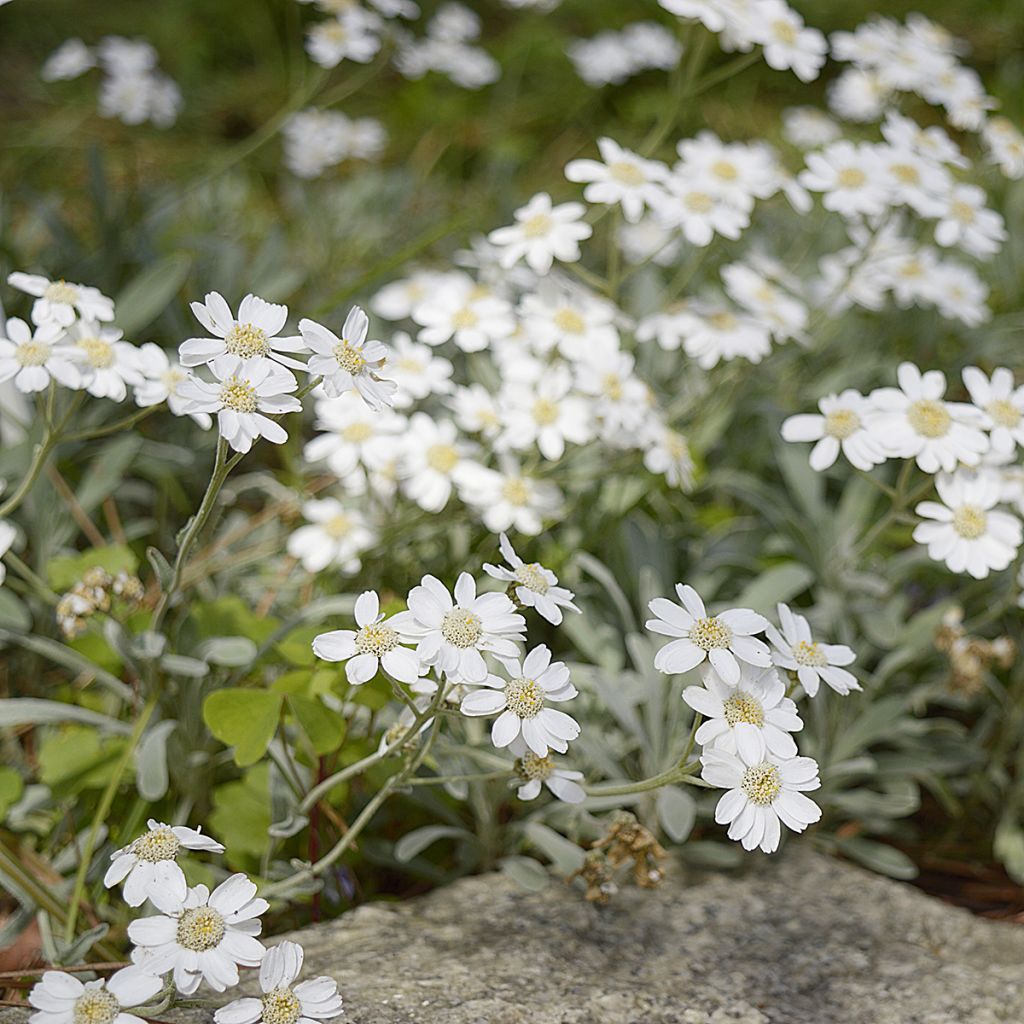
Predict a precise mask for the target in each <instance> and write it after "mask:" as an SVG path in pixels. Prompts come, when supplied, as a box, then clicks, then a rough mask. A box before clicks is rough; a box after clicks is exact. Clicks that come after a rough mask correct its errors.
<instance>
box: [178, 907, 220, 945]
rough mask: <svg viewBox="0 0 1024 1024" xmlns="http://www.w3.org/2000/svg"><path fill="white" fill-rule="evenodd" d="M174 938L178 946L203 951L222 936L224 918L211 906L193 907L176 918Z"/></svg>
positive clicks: (217, 941)
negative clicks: (176, 925) (176, 927)
mask: <svg viewBox="0 0 1024 1024" xmlns="http://www.w3.org/2000/svg"><path fill="white" fill-rule="evenodd" d="M175 938H176V940H177V942H178V945H179V946H183V947H184V948H185V949H190V950H192V952H194V953H205V952H206V950H208V949H213V948H214V946H217V945H219V944H220V940H221V939H223V938H224V918H223V917H221V915H220V914H218V913H217V911H216V910H214V909H213V907H193V908H192V909H191V910H186V911H185V912H184V913H182V915H181V917H179V918H178V931H177V934H176V935H175Z"/></svg>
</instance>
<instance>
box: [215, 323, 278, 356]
mask: <svg viewBox="0 0 1024 1024" xmlns="http://www.w3.org/2000/svg"><path fill="white" fill-rule="evenodd" d="M224 345H225V347H226V348H227V350H228V352H229V353H230V354H231V355H233V356H238V357H239V358H240V359H252V358H253V357H254V356H265V355H269V354H270V343H269V342H268V341H267V335H266V332H265V331H261V330H260V329H259V328H258V327H253V325H252V324H235V326H234V327H232V328H231V330H230V331H228V335H227V337H226V338H225V339H224Z"/></svg>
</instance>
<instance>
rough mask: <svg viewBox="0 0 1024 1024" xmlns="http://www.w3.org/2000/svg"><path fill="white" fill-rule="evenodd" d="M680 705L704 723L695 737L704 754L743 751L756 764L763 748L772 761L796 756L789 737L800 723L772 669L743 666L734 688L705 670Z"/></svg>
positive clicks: (801, 726)
mask: <svg viewBox="0 0 1024 1024" xmlns="http://www.w3.org/2000/svg"><path fill="white" fill-rule="evenodd" d="M683 700H684V701H686V703H687V704H689V706H690V707H691V708H693V710H694V711H697V712H699V713H700V714H702V715H703V716H704V717H705V718H706V719H707V721H705V722H703V723H702V724H701V726H700V728H698V729H697V732H696V735H695V738H696V740H697V742H698V743H700V744H701V745H702V746H703V747H704V748H705V749H714V750H724V751H726V752H727V753H730V754H734V753H736V751H737V750H742V751H743V752H744V754H745V755H746V756H748V757H749V758H751V759H753V760H755V761H757V760H760V758H761V756H763V754H764V752H765V750H766V749H767V750H768V751H769V752H771V753H772V754H774V755H775V756H776V757H796V753H797V750H796V743H795V742H794V740H793V737H792V736H790V733H793V732H799V731H800V730H801V729H802V728H803V727H804V723H803V722H802V721H801V720H800V716H799V715H798V714H797V710H796V704H794V703H793V701H791V700H790V699H789V698H788V697H787V696H786V685H785V683H783V681H782V680H781V679H780V678H779V674H778V672H776V671H775V669H774V668H770V667H769V668H755V667H753V666H751V665H743V666H741V670H740V681H739V682H738V683H737V684H736V685H735V686H730V685H729V684H728V683H726V682H724V681H723V680H722V679H721V678H720V676H719V675H718V673H717V672H716V671H715V670H714V669H709V670H708V671H707V672H705V673H704V685H703V686H688V687H686V689H685V690H683Z"/></svg>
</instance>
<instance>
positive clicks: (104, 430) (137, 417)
mask: <svg viewBox="0 0 1024 1024" xmlns="http://www.w3.org/2000/svg"><path fill="white" fill-rule="evenodd" d="M162 404H163V403H159V404H157V405H148V406H146V407H145V408H144V409H139V410H137V411H136V412H134V413H132V415H131V416H126V417H125V418H124V419H121V420H118V421H117V422H116V423H109V424H107V425H106V426H105V427H97V428H96V429H95V430H80V431H79V432H78V433H77V434H68V435H67V436H66V437H65V438H64V440H65V441H91V440H92V439H93V438H96V437H106V436H107V434H116V433H117V432H118V431H119V430H127V429H128V428H129V427H134V426H135V424H136V423H139V422H141V421H142V420H144V419H145V418H146V417H147V416H152V415H153V413H155V412H156V411H157V410H158V409H159V408H160V406H161V405H162Z"/></svg>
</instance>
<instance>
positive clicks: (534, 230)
mask: <svg viewBox="0 0 1024 1024" xmlns="http://www.w3.org/2000/svg"><path fill="white" fill-rule="evenodd" d="M554 226H555V222H554V220H552V218H551V217H549V216H548V214H546V213H535V214H534V215H533V216H532V217H528V218H527V219H526V220H525V221H523V234H524V235H525V236H526V237H527V238H543V237H544V235H547V234H549V233H550V231H551V229H552V228H553V227H554Z"/></svg>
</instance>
